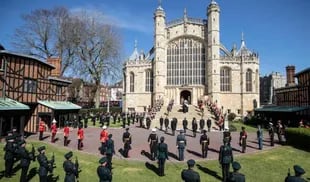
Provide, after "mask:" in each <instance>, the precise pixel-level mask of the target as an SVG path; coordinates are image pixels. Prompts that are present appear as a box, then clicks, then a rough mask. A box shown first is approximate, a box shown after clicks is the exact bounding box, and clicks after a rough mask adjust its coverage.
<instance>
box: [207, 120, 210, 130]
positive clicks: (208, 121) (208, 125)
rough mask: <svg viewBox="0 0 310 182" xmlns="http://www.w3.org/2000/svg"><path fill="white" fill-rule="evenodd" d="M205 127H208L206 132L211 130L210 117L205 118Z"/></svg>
mask: <svg viewBox="0 0 310 182" xmlns="http://www.w3.org/2000/svg"><path fill="white" fill-rule="evenodd" d="M207 127H208V132H210V131H211V119H208V120H207Z"/></svg>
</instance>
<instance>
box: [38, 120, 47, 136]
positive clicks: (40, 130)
mask: <svg viewBox="0 0 310 182" xmlns="http://www.w3.org/2000/svg"><path fill="white" fill-rule="evenodd" d="M45 129H46V124H45V123H44V121H43V120H42V119H41V120H40V122H39V132H40V134H39V140H43V133H44V131H45Z"/></svg>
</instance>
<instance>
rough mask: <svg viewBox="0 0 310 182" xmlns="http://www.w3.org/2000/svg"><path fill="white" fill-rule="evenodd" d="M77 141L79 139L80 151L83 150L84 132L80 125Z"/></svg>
mask: <svg viewBox="0 0 310 182" xmlns="http://www.w3.org/2000/svg"><path fill="white" fill-rule="evenodd" d="M77 139H78V150H83V147H84V144H83V140H84V130H83V128H82V126H81V125H79V129H78V131H77Z"/></svg>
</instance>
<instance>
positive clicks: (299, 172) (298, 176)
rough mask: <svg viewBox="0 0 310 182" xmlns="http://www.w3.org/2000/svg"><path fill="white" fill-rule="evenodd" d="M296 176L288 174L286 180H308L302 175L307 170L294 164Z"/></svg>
mask: <svg viewBox="0 0 310 182" xmlns="http://www.w3.org/2000/svg"><path fill="white" fill-rule="evenodd" d="M294 171H295V176H291V174H290V173H288V174H287V177H286V178H285V182H306V180H305V179H303V178H302V177H301V176H302V175H303V174H305V173H306V172H305V170H304V169H303V168H301V167H300V166H299V165H294Z"/></svg>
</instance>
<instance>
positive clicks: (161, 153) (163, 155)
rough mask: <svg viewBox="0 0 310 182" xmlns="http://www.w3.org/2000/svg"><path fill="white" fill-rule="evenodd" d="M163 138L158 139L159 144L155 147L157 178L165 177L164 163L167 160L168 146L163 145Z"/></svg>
mask: <svg viewBox="0 0 310 182" xmlns="http://www.w3.org/2000/svg"><path fill="white" fill-rule="evenodd" d="M164 141H165V138H164V137H160V143H159V144H158V146H157V159H158V170H159V176H165V162H166V159H167V160H169V158H168V145H167V144H166V143H164Z"/></svg>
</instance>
